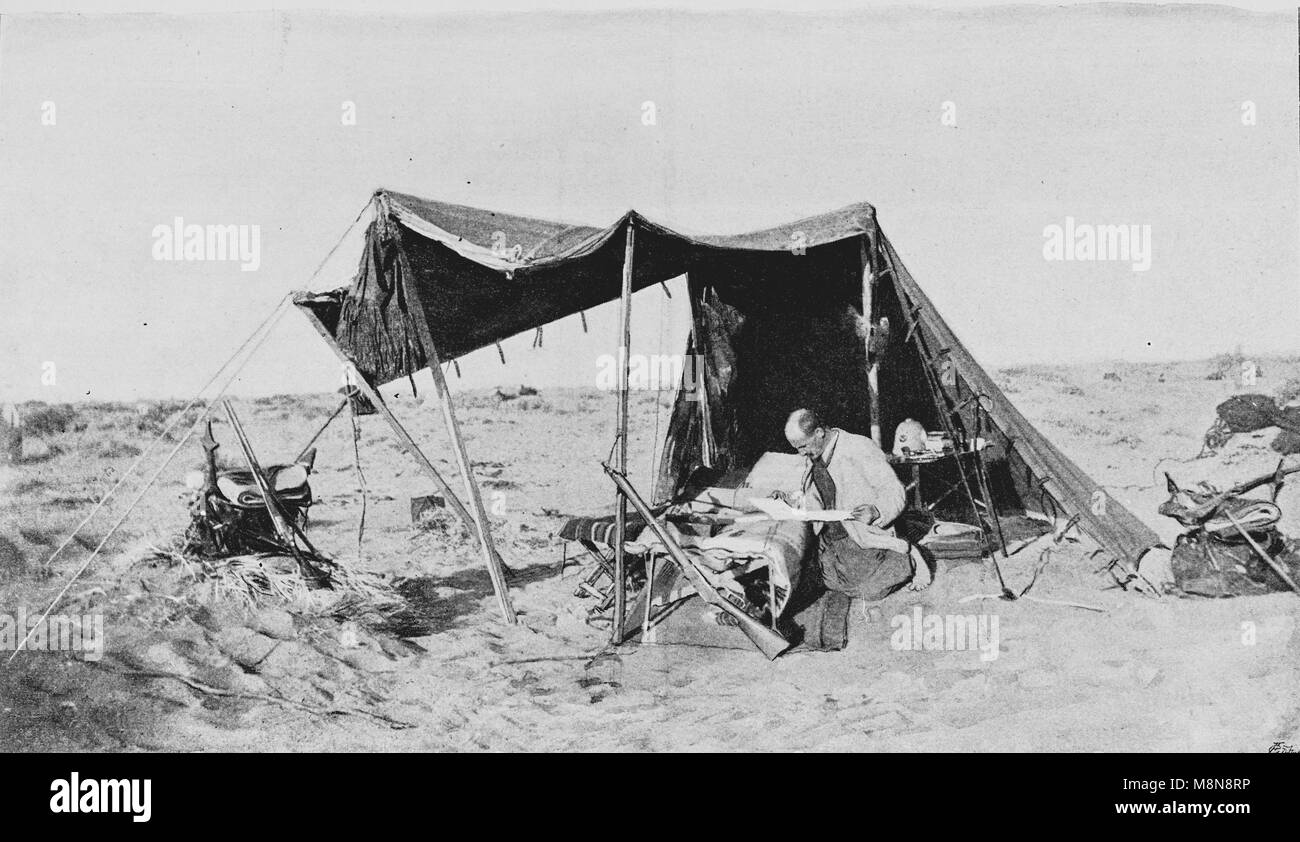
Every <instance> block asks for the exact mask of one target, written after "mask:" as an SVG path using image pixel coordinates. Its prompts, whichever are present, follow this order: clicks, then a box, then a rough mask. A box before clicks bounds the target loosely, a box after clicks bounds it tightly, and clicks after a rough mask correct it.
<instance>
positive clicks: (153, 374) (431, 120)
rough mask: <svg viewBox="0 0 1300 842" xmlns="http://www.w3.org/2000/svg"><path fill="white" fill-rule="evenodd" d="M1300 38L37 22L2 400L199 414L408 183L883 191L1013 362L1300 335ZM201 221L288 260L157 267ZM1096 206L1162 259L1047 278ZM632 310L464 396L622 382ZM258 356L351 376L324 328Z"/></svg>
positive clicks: (1270, 348) (1258, 347)
mask: <svg viewBox="0 0 1300 842" xmlns="http://www.w3.org/2000/svg"><path fill="white" fill-rule="evenodd" d="M1296 44H1297V32H1296V14H1295V12H1294V10H1292V11H1281V12H1271V13H1270V12H1246V11H1237V10H1229V9H1224V8H1215V7H1196V8H1188V7H1184V8H1168V7H1163V8H1160V7H1157V8H1135V7H1122V6H1111V7H1075V8H1068V9H1055V8H1033V7H1015V8H1003V9H993V10H990V11H985V12H978V11H969V10H962V11H954V10H947V11H933V10H869V11H862V12H822V13H800V14H779V13H775V12H729V13H716V14H703V13H688V12H672V11H653V12H642V13H608V14H563V13H532V14H500V13H498V14H490V15H484V16H475V15H469V14H458V15H450V16H447V15H444V16H424V17H397V16H386V17H385V16H367V15H361V14H335V13H325V14H320V13H312V12H303V11H292V12H275V13H271V12H245V13H237V14H217V13H213V14H202V15H192V16H156V15H132V16H119V17H107V16H84V17H71V16H23V15H16V16H15V15H5V16H4V17H3V19H2V20H0V160H3V162H4V165H3V170H0V231H2V232H3V236H0V285H2V287H0V288H2V289H3V291H4V292H5V302H6V306H5V307H4V308H3V309H0V392H2V393H3V394H2V395H0V396H3V397H13V398H20V399H21V398H41V399H44V400H48V401H57V400H79V399H86V398H87V397H89V398H92V399H94V398H102V399H116V400H121V399H128V400H129V399H134V398H137V397H162V396H178V397H189V396H190V395H191V394H192V393H193V392H194V391H195V390H196V389H197V388H198V387H199V386H200V385H202V383H204V382H205V381H206V380H207V379H208V377H209V376H210V375H211V374H212V373H213V371H215V369H216V368H217V367H218V366H219V365H220V364H221V362H222V361H223V360H224V359H225V358H226V357H227V356H228V355H229V354H230V353H232V352H233V351H234V349H235V347H236V346H237V345H238V344H239V342H240V341H242V339H243V338H244V337H245V336H246V335H247V334H248V333H249V332H250V331H251V330H252V329H253V327H254V326H255V325H256V324H257V323H258V322H259V321H261V319H262V318H263V317H264V315H265V314H266V312H267V311H268V310H269V309H270V308H271V307H272V306H274V304H275V302H276V301H278V300H279V299H280V298H281V297H283V296H284V294H285V293H286V292H288V291H289V290H292V289H296V288H301V287H303V286H304V285H306V283H307V280H308V278H309V276H310V275H311V274H312V272H313V270H314V269H315V268H316V266H317V265H318V264H319V263H320V262H321V260H322V259H323V258H324V257H325V255H326V253H327V252H328V251H329V250H330V248H331V247H332V246H333V245H334V244H335V242H336V241H337V240H338V238H339V236H340V235H341V234H342V233H343V231H344V230H345V229H346V228H347V227H348V225H349V223H351V221H352V220H353V218H354V217H355V216H356V214H357V212H358V211H359V210H360V209H361V207H362V206H363V205H364V204H365V202H366V201H367V199H368V197H369V195H370V193H371V192H372V191H373V190H374V189H375V188H376V187H380V186H383V187H388V188H391V189H394V190H399V191H402V192H407V193H414V194H417V195H422V196H427V197H430V198H437V199H442V200H445V201H451V202H460V203H464V204H470V205H476V206H480V207H485V208H490V209H494V210H501V211H508V212H515V213H523V214H531V215H537V216H544V217H551V218H558V219H564V220H572V221H577V222H584V223H590V224H597V225H604V224H607V223H609V222H610V221H612V220H613V219H615V218H616V217H617V216H618V215H619V214H621V213H622V212H624V211H625V210H627V209H628V208H635V209H636V210H638V211H640V212H641V213H643V214H645V215H646V216H648V217H650V218H651V219H653V220H656V221H659V222H662V223H665V224H668V225H669V226H672V227H677V228H679V229H681V230H684V231H688V232H690V231H694V232H709V233H732V232H739V231H744V230H750V229H753V228H758V227H764V226H768V225H772V224H775V223H779V222H782V221H785V220H788V219H793V218H797V217H800V216H805V215H809V214H812V213H817V212H820V211H824V210H830V209H833V208H837V207H841V206H843V205H846V204H849V203H852V202H856V201H862V200H865V201H869V202H871V203H872V204H874V205H875V206H876V208H877V210H878V214H879V219H880V222H881V225H882V227H883V228H884V230H885V231H886V233H887V234H888V235H889V237H890V239H891V240H892V241H893V243H894V245H895V247H896V248H897V249H898V251H899V253H900V254H901V255H902V257H903V259H904V261H905V262H906V263H907V264H908V266H909V268H910V269H911V270H912V273H913V274H914V275H915V276H916V277H917V279H918V280H919V281H920V283H921V284H922V286H923V287H924V288H925V289H926V290H927V291H928V292H929V294H930V295H931V297H932V298H933V299H934V300H935V302H936V303H937V304H938V306H939V307H940V309H941V310H942V311H943V312H944V314H945V316H946V317H947V319H948V320H949V322H950V324H952V326H953V327H954V329H955V330H956V331H957V333H958V335H959V336H960V337H961V338H962V339H963V340H964V341H965V342H966V343H967V344H968V345H969V346H970V347H971V349H972V350H973V351H974V353H975V354H976V356H977V357H979V358H981V359H982V360H984V361H985V362H986V363H988V364H989V365H1003V364H1012V363H1016V362H1021V361H1030V362H1068V361H1082V360H1092V359H1114V358H1122V359H1129V360H1161V359H1175V358H1196V357H1208V356H1211V355H1213V354H1215V353H1218V352H1221V351H1225V350H1231V349H1233V348H1234V347H1235V346H1237V345H1240V346H1242V347H1243V348H1244V349H1245V350H1246V351H1247V352H1248V353H1257V354H1264V353H1283V352H1289V353H1298V352H1300V334H1298V333H1297V331H1296V329H1295V327H1294V325H1295V317H1296V314H1297V313H1300V308H1298V307H1297V304H1298V303H1300V272H1298V270H1300V228H1298V227H1297V216H1296V193H1297V190H1296V187H1297V174H1298V173H1297V157H1298V155H1297V145H1298V137H1300V133H1298V131H1297V100H1298V97H1297V83H1296V78H1297V62H1296ZM345 101H346V102H351V103H354V104H355V113H356V116H357V120H356V125H344V124H343V122H342V121H341V119H340V116H341V113H342V104H343V103H344V102H345ZM647 101H652V102H653V103H654V104H655V116H656V121H655V124H654V125H650V126H647V125H644V124H643V122H642V114H643V103H645V102H647ZM47 103H49V104H52V106H53V112H52V113H53V115H54V124H53V125H47V124H46V123H47V122H48V115H49V114H50V113H51V106H50V105H47ZM944 103H951V104H952V105H951V109H952V111H953V113H955V116H956V125H955V127H954V126H950V125H944V123H943V122H942V120H941V117H942V116H943V113H944ZM1246 103H1252V104H1253V107H1251V106H1246V105H1245V104H1246ZM1247 111H1249V112H1250V113H1252V114H1253V117H1254V124H1253V125H1247V124H1244V123H1243V115H1244V114H1245V113H1247ZM43 117H44V118H46V119H45V120H44V121H43ZM176 216H181V217H183V218H184V219H185V221H186V222H192V223H199V224H221V225H241V224H245V225H258V226H260V230H261V261H260V266H259V268H258V269H257V271H254V272H244V271H241V270H240V269H239V267H238V266H237V265H236V264H234V263H214V262H162V261H156V260H154V259H153V258H152V256H151V249H152V246H153V242H154V241H153V237H152V235H151V232H152V231H153V229H154V227H155V226H156V225H159V224H171V222H172V220H173V218H174V217H176ZM1066 217H1072V218H1073V219H1074V220H1076V223H1087V224H1124V225H1149V226H1150V229H1151V252H1152V254H1151V268H1150V269H1149V270H1148V271H1145V272H1134V271H1133V270H1132V269H1131V267H1130V265H1129V263H1128V262H1077V261H1076V262H1048V261H1047V260H1045V259H1044V257H1043V244H1044V234H1043V231H1044V228H1045V227H1046V226H1049V225H1053V224H1056V225H1063V224H1064V223H1065V219H1066ZM354 233H355V232H354ZM359 249H360V241H359V238H358V237H356V236H355V235H354V236H353V237H352V238H351V239H349V240H347V241H345V243H344V244H343V246H341V247H340V248H339V250H338V252H337V253H336V254H335V256H334V257H333V259H331V260H330V261H329V262H328V263H327V264H326V267H325V270H324V271H323V272H322V274H321V277H320V278H319V279H318V280H317V281H316V282H315V283H313V287H315V288H327V287H332V286H338V285H341V284H344V283H346V282H347V281H348V280H349V279H350V277H351V274H352V271H353V270H354V268H355V266H356V262H357V259H358V257H359V254H360V250H359ZM682 304H683V302H682V296H681V295H677V296H676V297H675V298H674V299H672V300H671V301H669V300H667V299H666V297H665V296H664V295H663V293H662V292H661V291H660V290H658V289H651V290H647V291H646V292H644V293H642V294H640V295H638V297H637V302H636V307H635V309H636V319H635V320H634V326H633V330H634V334H635V337H636V340H635V344H637V345H638V348H639V349H640V350H643V351H646V352H650V353H654V352H659V351H661V350H662V351H663V352H665V353H667V352H674V351H679V350H681V348H682V337H683V336H684V333H685V324H684V313H683V309H684V308H683V307H682V306H681V305H682ZM613 311H614V308H613V307H608V308H603V309H602V311H599V312H595V311H594V312H593V313H591V314H589V322H590V324H591V333H590V334H588V335H587V336H584V335H583V334H582V330H581V326H580V323H579V321H578V318H577V317H576V316H575V317H572V318H569V319H565V320H562V321H561V322H560V323H558V324H556V325H552V326H549V327H548V328H547V330H546V342H545V348H544V349H543V350H541V351H538V350H534V349H532V348H531V347H530V346H531V343H532V335H531V333H530V334H528V335H525V336H521V337H516V338H515V339H514V340H512V341H510V342H508V343H506V355H507V360H508V361H509V362H510V365H509V367H503V366H501V364H500V361H499V360H498V358H497V353H496V351H495V349H487V350H486V351H484V352H479V353H476V354H473V355H471V356H470V357H468V358H466V359H465V360H462V371H463V372H464V374H465V378H464V380H463V381H461V382H462V383H463V384H465V385H470V386H479V385H488V386H490V385H495V384H497V383H501V384H510V385H515V384H517V383H519V382H530V383H534V384H536V385H542V386H546V385H559V384H563V385H573V386H591V385H594V381H595V377H596V374H597V371H598V366H597V363H596V359H597V357H599V355H600V354H603V353H608V352H610V351H611V350H612V349H613V342H614V336H615V325H614V321H615V319H614V312H613ZM46 362H52V363H54V364H55V367H56V383H55V385H52V386H48V385H43V384H42V377H41V376H42V372H43V368H42V366H43V364H45V363H46ZM246 371H247V374H246V375H245V377H244V378H243V381H242V382H241V384H240V385H239V387H238V391H242V392H258V393H272V392H291V391H318V390H323V389H332V388H334V387H335V386H336V385H337V379H338V374H337V365H336V364H335V363H334V358H333V356H332V355H331V354H330V353H329V351H328V350H327V349H326V348H325V347H324V345H323V344H322V343H321V342H320V341H319V339H318V338H317V337H316V336H315V334H314V332H312V331H311V329H310V328H308V327H307V326H306V324H305V322H304V321H303V320H302V319H301V317H300V316H298V315H297V313H294V312H290V313H288V314H287V315H286V316H284V318H283V319H281V321H280V323H279V326H278V329H277V331H276V333H275V334H274V335H273V336H272V339H271V340H270V341H269V342H268V344H267V345H266V346H265V347H264V349H263V351H262V353H261V354H260V356H259V357H258V358H257V359H256V360H255V362H254V364H252V365H250V366H249V368H248V369H247V370H246ZM452 382H453V386H454V385H455V384H456V381H455V379H454V378H453V381H452Z"/></svg>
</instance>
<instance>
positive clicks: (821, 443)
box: [785, 427, 826, 459]
mask: <svg viewBox="0 0 1300 842" xmlns="http://www.w3.org/2000/svg"><path fill="white" fill-rule="evenodd" d="M785 438H786V441H788V442H790V446H791V447H793V448H794V449H795V452H796V453H798V454H799V455H800V456H804V457H807V458H809V459H817V458H819V457H820V456H821V455H822V451H824V450H825V449H826V428H825V427H818V428H817V429H815V430H813V431H812V432H811V433H806V434H805V433H804V432H803V431H802V430H800V429H798V428H797V427H796V428H795V429H793V430H786V433H785Z"/></svg>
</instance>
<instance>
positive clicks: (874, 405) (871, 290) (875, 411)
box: [862, 235, 884, 448]
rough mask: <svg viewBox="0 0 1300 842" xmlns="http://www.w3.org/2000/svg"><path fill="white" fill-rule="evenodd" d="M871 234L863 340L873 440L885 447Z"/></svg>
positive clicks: (864, 291) (864, 283) (864, 286)
mask: <svg viewBox="0 0 1300 842" xmlns="http://www.w3.org/2000/svg"><path fill="white" fill-rule="evenodd" d="M869 242H870V235H866V236H864V237H863V239H862V341H863V342H864V343H865V346H866V351H867V403H868V406H869V407H870V411H871V440H872V441H874V442H875V443H876V446H877V447H881V448H883V447H884V445H883V444H882V443H881V433H880V362H879V361H878V360H874V359H872V354H871V333H872V331H874V330H875V326H874V324H873V323H872V319H871V316H872V303H873V302H872V299H873V298H874V297H875V293H876V273H875V272H874V271H872V261H871V254H870V252H868V250H867V245H868V243H869Z"/></svg>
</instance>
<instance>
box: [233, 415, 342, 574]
mask: <svg viewBox="0 0 1300 842" xmlns="http://www.w3.org/2000/svg"><path fill="white" fill-rule="evenodd" d="M221 406H222V407H223V408H224V409H225V410H226V417H227V418H229V419H230V426H231V428H232V429H233V430H234V431H235V437H236V438H237V439H238V440H239V447H240V449H241V450H243V451H244V461H245V462H247V463H248V471H249V473H251V474H252V475H253V482H254V483H255V484H256V485H257V491H258V493H259V494H261V495H262V502H263V503H264V504H265V505H266V513H267V515H268V516H269V517H270V518H271V526H272V528H274V530H275V535H276V537H277V538H279V539H280V543H282V544H284V545H285V546H286V547H287V548H288V549H289V551H290V552H291V553H293V557H294V559H295V560H296V561H297V562H298V568H299V570H301V571H302V573H303V574H304V575H309V576H311V577H314V578H316V579H318V580H321V581H322V582H324V581H328V580H329V578H330V574H329V572H328V571H327V570H324V569H322V568H321V567H320V566H319V565H317V564H315V563H313V562H314V561H315V560H319V559H321V558H322V557H321V554H320V553H319V552H317V551H316V548H315V547H313V546H312V544H311V542H310V541H308V540H307V536H306V535H304V534H303V531H302V530H301V529H299V528H298V525H297V524H296V523H293V522H292V521H291V520H290V519H289V518H287V517H286V516H285V514H284V510H283V509H281V508H280V501H279V500H278V499H276V496H275V492H274V491H272V490H271V484H270V482H268V481H267V479H266V474H265V473H264V472H263V471H262V466H261V465H260V464H258V462H257V457H256V456H255V455H254V454H253V446H252V445H251V444H250V443H249V441H248V436H246V435H245V434H244V428H243V426H242V425H241V424H240V423H239V418H238V416H236V415H235V408H234V407H233V406H231V404H230V401H229V400H223V401H222V402H221ZM296 539H301V540H302V543H303V545H304V546H306V548H307V551H308V553H310V555H311V556H312V557H313V560H312V561H309V560H308V559H307V557H305V556H304V555H303V553H302V551H301V550H300V549H299V548H298V541H297V540H296Z"/></svg>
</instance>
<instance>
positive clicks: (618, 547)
mask: <svg viewBox="0 0 1300 842" xmlns="http://www.w3.org/2000/svg"><path fill="white" fill-rule="evenodd" d="M635 242H636V227H635V221H634V219H633V218H631V217H629V218H628V222H627V242H626V245H625V246H624V247H623V292H622V295H621V297H620V299H619V311H620V312H619V326H620V327H619V330H620V333H619V360H618V434H617V435H618V469H619V472H620V473H622V474H624V475H626V474H627V392H628V362H629V359H628V346H630V345H631V344H632V251H633V248H634V244H635ZM615 518H616V519H615V528H614V630H613V632H612V637H611V639H610V642H611V643H613V644H614V645H615V646H617V645H619V644H620V643H622V642H623V620H624V615H625V614H626V613H627V579H626V575H627V574H626V571H627V559H626V555H627V553H626V551H625V549H624V547H623V544H624V543H625V542H626V541H627V495H625V494H624V493H623V492H622V490H619V492H618V495H617V496H616V497H615Z"/></svg>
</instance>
